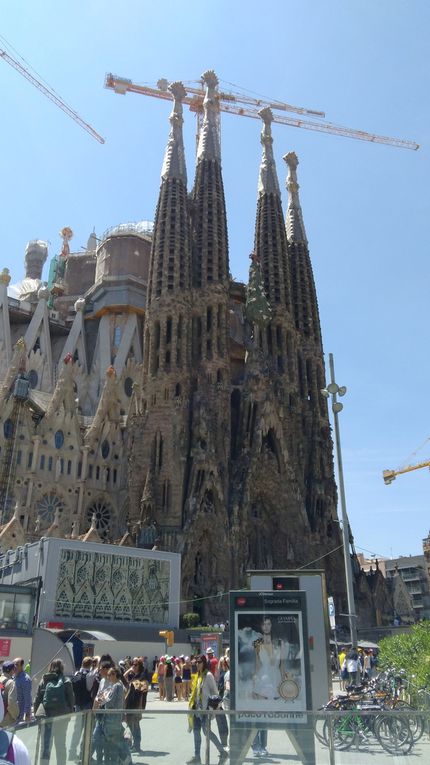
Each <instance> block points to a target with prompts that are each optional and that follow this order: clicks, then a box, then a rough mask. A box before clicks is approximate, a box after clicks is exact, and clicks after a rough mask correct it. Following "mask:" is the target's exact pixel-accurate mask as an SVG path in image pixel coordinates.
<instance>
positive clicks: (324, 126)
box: [105, 73, 419, 151]
mask: <svg viewBox="0 0 430 765" xmlns="http://www.w3.org/2000/svg"><path fill="white" fill-rule="evenodd" d="M105 87H106V88H108V89H109V90H113V91H115V93H119V94H121V95H125V94H126V93H140V94H141V95H144V96H152V97H154V98H161V99H164V100H165V101H171V100H172V96H171V94H170V93H169V91H168V89H167V88H168V82H167V80H165V79H161V80H158V82H157V87H156V88H153V87H149V86H147V85H137V84H136V83H134V82H132V80H129V79H126V78H125V77H118V76H117V75H114V74H111V73H109V74H107V75H106V77H105ZM184 87H185V90H186V93H187V95H186V96H185V98H184V99H183V100H184V103H186V104H187V105H188V106H189V107H190V111H192V112H195V113H196V115H197V118H198V123H199V121H200V120H201V115H202V114H203V99H204V89H203V84H202V86H201V87H200V88H195V87H190V86H189V85H187V84H186V83H184ZM217 96H218V102H219V108H220V111H222V112H228V113H229V114H236V115H238V116H240V117H252V118H253V119H260V116H259V114H258V112H259V110H260V109H261V108H263V107H266V106H268V107H270V108H271V109H272V110H275V111H274V114H273V121H274V122H278V123H280V124H281V125H290V126H291V127H297V128H304V129H305V130H315V131H317V132H320V133H331V134H333V135H340V136H345V137H346V138H356V139H358V140H360V141H370V142H372V143H382V144H385V145H387V146H395V147H397V148H399V149H413V150H415V151H416V150H417V149H418V148H419V144H417V143H415V142H414V141H405V140H402V139H401V138H389V137H388V136H382V135H375V134H373V133H366V132H365V131H364V130H353V129H352V128H347V127H342V126H341V125H335V124H333V123H331V122H321V121H317V120H316V121H315V122H312V121H311V120H306V119H299V118H296V117H289V116H286V115H283V114H277V113H276V110H278V111H287V112H294V113H296V114H304V115H308V116H310V117H325V113H324V112H318V111H315V110H313V109H304V108H303V107H297V106H292V105H291V104H287V103H283V102H282V101H268V100H265V99H258V98H251V97H250V96H247V95H245V94H242V93H229V92H225V91H219V92H218V94H217Z"/></svg>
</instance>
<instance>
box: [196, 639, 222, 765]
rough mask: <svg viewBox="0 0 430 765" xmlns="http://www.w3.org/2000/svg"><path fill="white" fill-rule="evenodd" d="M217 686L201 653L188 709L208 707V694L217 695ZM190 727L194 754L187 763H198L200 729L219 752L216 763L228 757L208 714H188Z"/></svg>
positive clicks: (200, 739) (200, 741) (199, 761)
mask: <svg viewBox="0 0 430 765" xmlns="http://www.w3.org/2000/svg"><path fill="white" fill-rule="evenodd" d="M217 695H218V688H217V684H216V682H215V678H214V676H213V674H212V672H210V671H209V669H208V660H207V657H206V656H205V655H204V654H202V655H201V656H199V657H198V659H197V675H196V677H195V680H194V682H193V686H192V690H191V696H190V701H189V704H188V706H189V709H190V710H197V712H198V711H199V710H200V711H203V710H207V709H208V708H209V698H210V696H217ZM189 725H190V729H191V730H192V731H193V736H194V756H193V757H192V758H191V759H190V760H188V762H187V765H200V763H201V759H200V750H201V745H202V730H203V733H204V734H205V736H207V735H209V739H210V740H211V741H212V743H213V744H214V745H215V747H216V749H217V750H218V753H219V760H218V765H220V764H221V763H223V762H225V761H226V760H227V759H228V753H227V751H226V750H225V749H224V747H223V745H222V744H221V742H220V740H219V739H218V737H217V736H216V734H215V733H214V732H213V731H212V730H210V724H209V719H208V714H193V715H189Z"/></svg>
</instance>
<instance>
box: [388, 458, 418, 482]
mask: <svg viewBox="0 0 430 765" xmlns="http://www.w3.org/2000/svg"><path fill="white" fill-rule="evenodd" d="M425 467H427V468H430V460H425V462H417V463H416V464H415V465H406V466H405V467H402V468H398V469H397V470H383V471H382V477H383V479H384V483H385V484H386V486H388V484H390V483H393V481H395V479H396V478H397V476H398V475H402V474H403V473H410V472H411V471H412V470H421V468H425Z"/></svg>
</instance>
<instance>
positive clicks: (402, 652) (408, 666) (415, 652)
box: [378, 621, 430, 691]
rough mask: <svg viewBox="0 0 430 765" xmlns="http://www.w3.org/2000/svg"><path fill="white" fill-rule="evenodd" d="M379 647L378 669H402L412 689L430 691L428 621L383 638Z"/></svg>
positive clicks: (429, 628) (429, 629)
mask: <svg viewBox="0 0 430 765" xmlns="http://www.w3.org/2000/svg"><path fill="white" fill-rule="evenodd" d="M379 649H380V650H379V657H378V658H379V668H380V669H391V668H392V669H394V670H396V671H400V670H404V672H405V673H406V675H407V677H408V679H409V680H410V682H411V690H412V691H413V690H414V689H415V688H416V689H419V688H425V689H426V690H427V691H430V621H425V622H418V624H414V626H413V627H412V628H411V630H410V632H408V633H402V634H399V635H394V636H393V637H390V638H384V640H381V642H380V644H379Z"/></svg>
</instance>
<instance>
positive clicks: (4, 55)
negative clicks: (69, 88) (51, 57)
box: [0, 48, 105, 143]
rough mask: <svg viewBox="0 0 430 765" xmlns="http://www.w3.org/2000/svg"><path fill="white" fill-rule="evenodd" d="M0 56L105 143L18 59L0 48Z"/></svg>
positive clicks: (103, 140)
mask: <svg viewBox="0 0 430 765" xmlns="http://www.w3.org/2000/svg"><path fill="white" fill-rule="evenodd" d="M0 58H2V59H3V61H6V63H7V64H9V65H10V66H12V67H13V68H14V69H16V71H17V72H19V73H20V74H22V76H23V77H25V78H26V79H27V80H28V81H29V82H31V84H32V85H34V87H35V88H37V89H38V90H40V92H41V93H43V95H45V96H46V97H47V98H49V100H50V101H52V102H53V103H54V104H56V106H58V107H59V108H60V109H62V110H63V112H65V113H66V114H68V116H69V117H71V118H72V120H74V121H75V122H77V123H78V125H80V126H81V128H83V129H84V130H86V131H87V133H89V134H90V135H91V136H92V137H93V138H95V139H96V141H98V142H99V143H105V139H104V138H102V136H101V135H99V134H98V133H97V131H96V130H94V128H93V127H91V125H89V124H88V122H85V120H83V119H82V117H80V116H79V114H78V113H77V112H76V111H75V110H74V109H72V108H71V107H70V106H68V105H67V104H66V103H65V101H63V99H62V98H61V97H60V96H58V95H57V94H56V93H55V92H54V91H53V90H52V88H50V87H49V86H48V85H44V84H43V82H41V81H40V80H39V79H37V77H35V76H34V75H33V74H31V72H29V70H28V69H26V67H25V66H23V65H22V64H20V62H19V61H17V59H16V58H14V57H13V56H12V55H11V54H10V53H8V52H7V51H5V50H3V49H2V48H0Z"/></svg>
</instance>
